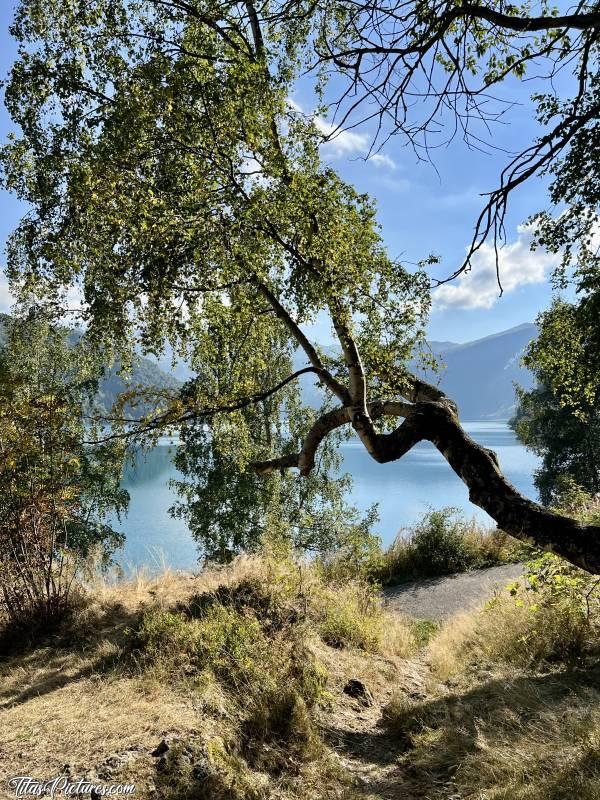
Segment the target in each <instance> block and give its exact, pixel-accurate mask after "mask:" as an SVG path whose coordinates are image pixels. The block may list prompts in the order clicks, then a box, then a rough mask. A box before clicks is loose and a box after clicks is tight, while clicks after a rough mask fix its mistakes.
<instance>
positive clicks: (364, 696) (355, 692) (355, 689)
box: [344, 678, 373, 706]
mask: <svg viewBox="0 0 600 800" xmlns="http://www.w3.org/2000/svg"><path fill="white" fill-rule="evenodd" d="M344 694H347V695H348V696H349V697H354V698H355V699H356V700H358V701H359V703H361V704H362V705H363V706H372V705H373V695H372V694H371V692H370V690H369V689H368V688H367V687H366V686H365V684H364V683H363V682H362V681H359V680H358V678H351V679H350V680H349V681H348V683H347V684H346V685H345V686H344Z"/></svg>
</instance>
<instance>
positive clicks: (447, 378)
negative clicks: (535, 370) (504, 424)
mask: <svg viewBox="0 0 600 800" xmlns="http://www.w3.org/2000/svg"><path fill="white" fill-rule="evenodd" d="M536 330H537V329H536V326H535V325H533V324H531V323H525V324H523V325H517V326H516V327H514V328H509V330H506V331H501V332H500V333H495V334H493V335H491V336H485V337H484V338H483V339H476V340H475V341H473V342H466V343H464V344H453V343H449V342H430V346H431V349H432V350H433V352H434V353H435V355H436V356H437V357H438V358H439V360H440V362H442V364H444V365H445V367H442V369H441V371H440V372H439V373H438V375H437V376H434V375H432V374H431V373H429V374H428V375H427V377H429V379H430V380H432V379H433V380H434V381H436V382H437V380H439V385H440V388H442V389H443V390H444V392H446V394H447V395H448V396H449V397H451V398H452V399H453V400H455V401H456V402H457V403H458V408H459V411H460V415H461V417H462V419H466V420H478V419H482V420H483V419H508V417H510V415H511V414H512V413H513V411H514V409H515V388H514V384H515V383H518V384H519V385H520V386H524V387H525V388H530V387H531V385H532V383H533V376H532V375H531V373H530V372H529V371H528V370H526V369H525V368H524V367H522V366H521V363H520V362H521V357H522V355H523V352H524V350H525V348H526V347H527V345H528V344H529V342H530V341H531V340H532V339H533V338H534V337H535V336H536Z"/></svg>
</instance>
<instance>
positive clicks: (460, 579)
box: [384, 564, 523, 620]
mask: <svg viewBox="0 0 600 800" xmlns="http://www.w3.org/2000/svg"><path fill="white" fill-rule="evenodd" d="M522 574H523V565H522V564H507V565H504V566H501V567H490V568H489V569H480V570H476V571H475V572H463V573H460V574H458V575H446V576H444V577H442V578H426V579H424V580H420V581H415V582H413V583H403V584H402V585H400V586H391V587H389V588H387V589H385V590H384V596H385V601H386V604H387V606H388V608H389V609H390V610H396V611H401V612H402V613H404V614H409V615H410V616H412V617H417V618H420V619H434V620H441V619H447V618H448V617H451V616H452V615H453V614H456V613H458V612H459V611H466V610H468V609H471V608H475V607H476V606H481V605H483V604H484V603H485V601H486V600H489V598H490V597H491V596H492V595H493V593H494V591H495V590H497V589H502V588H504V586H506V585H507V584H508V583H511V582H512V581H515V580H517V579H518V578H519V577H520V576H521V575H522Z"/></svg>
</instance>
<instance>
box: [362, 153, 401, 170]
mask: <svg viewBox="0 0 600 800" xmlns="http://www.w3.org/2000/svg"><path fill="white" fill-rule="evenodd" d="M367 161H372V162H373V164H375V166H376V167H388V169H396V168H397V166H398V165H397V164H396V162H395V161H394V159H393V158H391V157H390V156H388V155H386V154H385V153H373V155H372V156H369V158H368V159H367Z"/></svg>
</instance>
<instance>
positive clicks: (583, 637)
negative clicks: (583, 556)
mask: <svg viewBox="0 0 600 800" xmlns="http://www.w3.org/2000/svg"><path fill="white" fill-rule="evenodd" d="M597 589H598V579H597V578H595V577H594V576H590V575H588V574H587V573H584V572H583V571H582V570H579V569H577V568H575V567H572V566H571V565H570V564H568V563H567V562H565V561H563V560H562V559H560V558H558V557H557V556H555V555H552V554H551V553H545V554H543V555H542V556H540V557H539V558H537V559H535V560H534V561H531V562H529V563H528V565H527V572H526V575H525V577H524V579H523V580H522V581H519V582H517V583H515V584H513V585H511V586H510V587H508V588H507V590H506V591H504V592H501V593H500V594H498V595H497V596H496V597H495V598H494V599H493V600H492V601H490V602H489V603H488V605H487V606H486V608H485V609H484V610H483V611H480V612H477V613H474V614H467V615H463V616H462V617H459V618H454V619H452V620H450V621H449V622H448V623H446V625H444V627H443V628H442V630H441V631H440V633H439V635H438V636H437V637H436V638H435V639H434V640H433V641H432V643H431V648H430V652H431V662H432V668H433V671H434V673H435V674H436V675H437V676H438V677H439V678H441V679H445V678H447V677H449V676H450V675H452V674H455V673H456V672H459V671H460V670H461V669H463V668H464V667H465V665H466V664H468V663H470V662H477V661H486V662H488V663H495V664H502V663H504V664H511V665H515V666H519V667H532V666H539V665H541V664H543V663H562V664H574V663H578V662H579V661H581V659H582V658H584V657H585V656H586V655H591V654H594V653H595V652H596V651H597V649H598V644H597V642H598V628H599V626H600V608H599V600H598V596H597Z"/></svg>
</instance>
